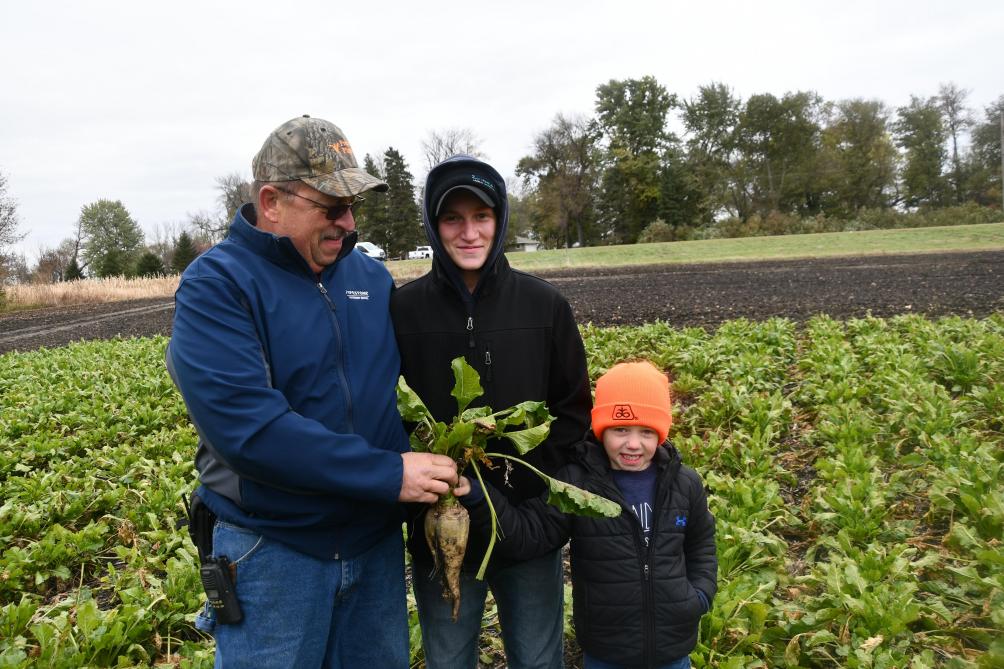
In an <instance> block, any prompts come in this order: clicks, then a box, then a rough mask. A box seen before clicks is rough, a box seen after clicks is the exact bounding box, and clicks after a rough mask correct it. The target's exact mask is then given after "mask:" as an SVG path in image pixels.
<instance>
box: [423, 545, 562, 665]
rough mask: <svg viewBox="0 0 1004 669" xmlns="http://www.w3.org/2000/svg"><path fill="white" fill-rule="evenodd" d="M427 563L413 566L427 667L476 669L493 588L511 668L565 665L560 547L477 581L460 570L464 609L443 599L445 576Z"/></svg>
mask: <svg viewBox="0 0 1004 669" xmlns="http://www.w3.org/2000/svg"><path fill="white" fill-rule="evenodd" d="M430 570H431V567H430V566H428V565H415V566H414V567H413V572H414V573H413V579H412V583H413V584H414V588H415V601H416V603H417V605H418V620H419V623H420V624H421V626H422V645H423V647H424V649H425V666H426V667H427V669H475V668H476V667H477V666H478V637H479V636H480V634H481V618H482V616H483V615H484V610H485V598H486V597H487V596H488V588H489V587H490V588H491V591H492V595H494V596H495V604H496V605H497V606H498V611H499V623H500V625H501V627H502V643H503V644H504V645H505V654H506V661H507V666H508V667H509V669H561V667H562V657H563V653H564V644H563V638H562V632H563V619H562V609H563V603H564V597H563V589H564V585H563V584H564V581H563V580H562V577H561V551H554V552H552V553H549V554H547V555H544V556H542V557H539V558H535V559H533V560H528V561H526V562H521V563H519V564H516V565H513V566H511V567H508V568H506V569H502V570H499V571H498V572H496V573H494V574H491V575H490V576H486V577H485V580H484V581H478V580H477V579H475V578H474V574H473V573H468V572H466V571H464V572H463V573H461V575H460V615H459V616H458V617H457V622H453V618H452V616H453V611H452V608H451V605H450V603H449V602H448V601H446V600H445V599H443V587H442V581H441V579H440V576H439V575H438V574H436V575H431V574H430V573H429V572H430Z"/></svg>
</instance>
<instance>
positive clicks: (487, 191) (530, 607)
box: [391, 156, 590, 669]
mask: <svg viewBox="0 0 1004 669" xmlns="http://www.w3.org/2000/svg"><path fill="white" fill-rule="evenodd" d="M422 215H423V222H424V224H425V231H426V235H427V236H428V238H429V244H430V245H431V246H432V249H433V260H432V270H431V271H430V272H429V273H428V274H426V275H425V276H423V277H421V278H419V279H417V280H416V281H413V282H412V283H409V284H407V285H405V286H403V287H401V288H400V289H398V290H397V291H395V293H394V295H393V296H392V298H391V313H392V315H393V319H394V329H395V332H396V334H397V342H398V347H399V348H400V351H401V369H402V374H404V376H405V378H406V380H407V381H408V384H409V385H410V386H411V387H412V388H413V389H414V390H415V391H416V392H417V393H418V394H419V396H420V397H421V398H422V399H423V401H424V402H425V404H426V406H428V407H429V410H430V411H431V412H432V414H433V416H435V418H436V420H441V421H447V422H448V421H449V420H450V419H451V418H452V417H453V415H454V414H455V413H456V408H457V405H456V400H455V399H454V398H453V396H452V395H451V394H450V391H451V389H452V387H453V374H452V371H451V368H450V361H451V360H452V359H453V358H455V357H457V356H461V355H462V356H464V357H465V358H466V359H467V362H468V363H469V364H470V365H471V366H473V367H474V368H475V369H476V370H477V371H478V373H479V374H480V375H481V383H482V386H483V387H484V389H485V394H484V395H483V396H482V397H481V398H480V399H479V400H478V401H477V402H479V403H481V404H487V405H489V406H492V407H508V406H512V405H513V404H517V403H519V402H523V401H527V400H538V401H539V400H543V401H545V402H547V406H548V408H549V409H550V411H551V413H552V414H553V415H554V416H555V417H556V420H555V422H554V423H553V425H552V428H551V435H550V437H549V438H548V440H547V441H546V442H545V443H544V444H542V445H541V446H539V447H538V448H536V449H535V450H534V451H533V452H532V453H531V456H530V457H529V458H528V459H529V460H530V462H531V463H532V464H533V465H535V466H536V467H538V468H540V469H542V470H544V471H545V472H547V473H550V474H553V473H556V472H557V470H558V469H559V468H560V467H561V466H562V465H563V464H564V463H565V461H566V458H567V455H568V452H569V449H570V448H571V446H572V445H573V444H574V443H576V442H577V441H579V440H580V439H581V438H582V435H583V434H584V433H585V431H586V429H588V426H589V408H590V398H589V377H588V374H587V372H586V357H585V351H584V349H583V345H582V339H581V337H580V336H579V331H578V328H577V326H576V323H575V319H574V317H573V315H572V309H571V307H570V306H569V304H568V302H567V301H566V300H565V299H564V298H563V297H562V296H561V294H560V293H558V291H557V290H556V289H555V288H554V287H553V286H552V285H551V284H549V283H547V282H546V281H543V280H541V279H538V278H536V277H534V276H531V275H529V274H525V273H523V272H518V271H515V270H513V269H511V268H510V267H509V263H508V262H507V261H506V258H505V255H503V250H504V244H505V238H506V229H507V226H508V218H509V204H508V200H507V198H506V190H505V181H504V180H503V179H502V177H501V176H500V175H499V173H498V172H497V171H496V170H495V169H494V168H492V167H491V166H490V165H488V164H486V163H484V162H482V161H480V160H477V159H475V158H472V157H470V156H454V157H453V158H450V159H448V160H446V161H444V162H442V163H440V164H439V165H437V166H436V167H434V168H433V169H432V171H430V172H429V176H428V178H427V179H426V183H425V193H424V204H423V207H422ZM491 450H498V451H500V452H507V453H512V454H515V451H514V449H513V447H512V445H511V444H510V443H509V442H508V441H507V440H502V441H501V442H498V443H494V444H492V447H491ZM486 475H487V477H488V479H489V480H490V481H491V482H492V484H493V485H494V486H495V487H496V488H497V489H498V490H499V491H500V494H502V495H504V496H505V497H506V498H507V499H509V500H511V501H512V502H513V503H514V504H516V503H518V502H520V501H522V500H524V499H529V498H534V497H537V496H538V495H539V494H540V493H541V492H542V491H543V486H542V483H541V481H540V480H539V479H538V478H537V477H536V476H534V475H533V474H532V473H529V472H526V471H524V469H523V468H522V467H520V468H516V469H514V470H512V471H510V470H509V469H508V468H506V467H505V466H504V465H502V466H499V467H497V468H496V469H494V470H490V471H488V472H487V474H486ZM421 528H422V524H421V519H418V522H415V523H412V524H411V525H410V527H409V542H408V547H409V549H410V550H411V553H412V556H413V567H414V569H413V577H414V578H413V583H414V588H415V599H416V601H417V605H418V614H419V621H420V623H421V627H422V637H423V648H424V650H425V658H426V666H427V667H429V669H474V667H476V666H477V662H478V655H479V653H478V637H479V634H480V631H481V618H482V615H483V611H484V605H485V598H486V596H487V593H488V590H489V588H490V589H491V591H492V594H493V595H494V597H495V602H496V604H497V605H498V610H499V620H500V623H501V627H502V640H503V643H504V645H505V651H506V658H507V662H508V666H509V667H510V668H512V669H530V668H534V669H557V668H560V667H561V666H562V654H563V647H562V646H563V644H562V602H563V581H562V572H561V558H560V552H559V550H558V548H559V547H558V546H554V547H553V548H552V549H551V550H550V551H546V552H541V553H538V554H537V555H536V556H534V558H533V559H531V560H525V561H515V560H505V559H501V558H499V559H493V560H492V563H491V564H490V565H489V569H488V573H487V575H486V579H485V581H478V580H476V579H475V578H474V575H475V573H476V572H477V568H478V564H479V562H480V560H481V556H483V555H484V554H485V549H486V547H487V536H485V535H481V536H475V535H473V534H472V536H471V538H470V541H469V544H468V548H467V558H468V560H467V562H466V563H465V566H464V571H463V573H462V575H461V593H462V596H461V609H460V615H459V618H458V620H457V621H456V622H453V620H452V611H451V606H450V604H449V603H447V602H446V601H445V600H443V597H442V588H441V585H440V580H439V578H438V577H436V576H433V575H432V571H433V561H432V557H431V555H430V553H429V549H428V546H427V545H426V541H425V537H424V534H423V532H422V530H421Z"/></svg>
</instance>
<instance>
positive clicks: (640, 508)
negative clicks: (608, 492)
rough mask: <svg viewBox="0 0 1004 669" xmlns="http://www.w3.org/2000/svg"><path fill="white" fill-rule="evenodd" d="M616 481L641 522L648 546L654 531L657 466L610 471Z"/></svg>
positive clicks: (625, 499)
mask: <svg viewBox="0 0 1004 669" xmlns="http://www.w3.org/2000/svg"><path fill="white" fill-rule="evenodd" d="M610 473H611V474H612V475H613V477H614V483H616V484H617V487H618V488H620V491H621V494H622V495H624V501H625V502H627V504H628V506H629V507H630V508H631V510H632V511H634V515H635V516H637V517H638V522H639V523H641V530H642V535H643V536H644V537H645V545H646V546H648V539H649V534H650V533H651V532H652V503H653V502H654V501H655V479H656V468H655V467H652V466H649V467H648V468H647V469H643V470H641V471H640V472H631V471H622V470H618V469H613V470H611V472H610Z"/></svg>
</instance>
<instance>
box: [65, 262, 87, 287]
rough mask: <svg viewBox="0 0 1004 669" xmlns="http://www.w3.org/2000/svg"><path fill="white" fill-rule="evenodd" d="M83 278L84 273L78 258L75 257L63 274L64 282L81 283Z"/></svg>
mask: <svg viewBox="0 0 1004 669" xmlns="http://www.w3.org/2000/svg"><path fill="white" fill-rule="evenodd" d="M83 278H84V273H83V272H82V271H81V270H80V264H79V263H78V262H77V256H73V257H72V258H71V259H70V263H69V264H68V265H67V266H66V270H65V271H64V272H63V281H79V280H80V279H83Z"/></svg>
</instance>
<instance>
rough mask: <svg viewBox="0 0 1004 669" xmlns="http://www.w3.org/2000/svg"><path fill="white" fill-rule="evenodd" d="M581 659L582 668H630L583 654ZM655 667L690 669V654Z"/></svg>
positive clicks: (661, 668) (662, 668)
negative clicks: (582, 662)
mask: <svg viewBox="0 0 1004 669" xmlns="http://www.w3.org/2000/svg"><path fill="white" fill-rule="evenodd" d="M583 660H584V661H585V663H584V664H583V665H582V667H583V669H630V667H627V666H626V665H623V664H610V663H609V662H604V661H603V660H597V659H596V658H595V657H591V656H589V655H584V656H583ZM657 669H690V656H689V655H684V656H683V657H681V658H680V659H679V660H673V661H672V662H670V663H669V664H664V665H662V666H660V667H658V668H657Z"/></svg>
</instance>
